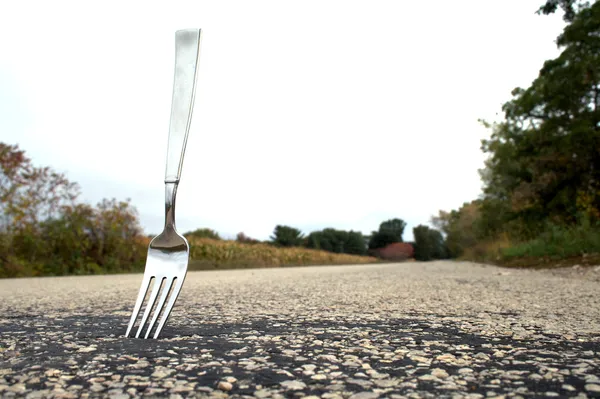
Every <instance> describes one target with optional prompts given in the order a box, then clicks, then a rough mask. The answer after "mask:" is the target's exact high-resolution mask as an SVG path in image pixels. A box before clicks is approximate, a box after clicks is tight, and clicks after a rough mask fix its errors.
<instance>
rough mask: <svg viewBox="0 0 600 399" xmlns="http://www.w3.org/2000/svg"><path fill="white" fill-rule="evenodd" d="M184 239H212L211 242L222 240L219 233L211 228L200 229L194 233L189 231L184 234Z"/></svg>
mask: <svg viewBox="0 0 600 399" xmlns="http://www.w3.org/2000/svg"><path fill="white" fill-rule="evenodd" d="M184 237H186V238H189V237H194V238H210V239H211V240H220V239H221V236H220V235H219V233H217V232H216V231H214V230H213V229H209V228H200V229H196V230H194V231H188V232H187V233H185V234H184Z"/></svg>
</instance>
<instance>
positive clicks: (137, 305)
mask: <svg viewBox="0 0 600 399" xmlns="http://www.w3.org/2000/svg"><path fill="white" fill-rule="evenodd" d="M151 279H152V276H150V275H144V278H143V280H142V284H141V285H140V292H139V293H138V296H137V299H136V300H135V306H134V307H133V313H131V319H129V325H128V326H127V332H126V333H125V336H126V337H129V333H130V332H131V329H132V328H133V325H134V324H135V320H136V319H137V318H138V316H139V313H140V308H141V307H142V302H143V301H144V298H145V297H146V292H148V287H149V286H150V280H151Z"/></svg>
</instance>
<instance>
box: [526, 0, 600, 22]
mask: <svg viewBox="0 0 600 399" xmlns="http://www.w3.org/2000/svg"><path fill="white" fill-rule="evenodd" d="M589 5H590V3H589V2H588V1H580V0H546V2H545V3H544V4H543V5H542V6H541V7H540V8H539V9H538V11H537V13H538V14H545V15H548V14H553V13H555V12H556V10H558V8H559V7H560V8H561V9H562V10H563V12H564V13H565V14H564V15H563V19H564V20H565V21H567V22H571V21H572V20H573V19H574V18H575V15H577V12H578V11H580V10H581V9H583V8H586V7H589Z"/></svg>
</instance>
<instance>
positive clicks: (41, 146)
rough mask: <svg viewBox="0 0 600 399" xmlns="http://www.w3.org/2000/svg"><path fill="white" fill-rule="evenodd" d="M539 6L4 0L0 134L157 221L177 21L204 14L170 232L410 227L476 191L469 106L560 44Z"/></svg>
mask: <svg viewBox="0 0 600 399" xmlns="http://www.w3.org/2000/svg"><path fill="white" fill-rule="evenodd" d="M541 3H542V0H485V1H482V0H472V1H447V0H435V1H398V0H396V1H378V0H369V1H366V0H365V1H348V0H343V1H324V0H319V1H312V0H302V1H282V0H274V1H260V0H255V1H199V0H195V1H168V2H161V3H158V2H157V3H156V5H151V2H148V1H106V0H105V1H102V2H95V3H92V2H82V1H70V2H67V1H52V2H49V1H35V2H34V1H25V0H23V1H5V2H2V3H1V5H0V45H1V46H0V133H1V136H0V140H1V141H3V142H6V143H9V144H19V146H20V147H21V148H22V149H24V150H25V151H26V152H27V154H28V155H29V156H30V157H31V158H32V159H33V161H34V163H35V164H37V165H49V166H52V167H53V168H55V169H56V170H58V171H60V172H64V173H66V174H67V176H68V177H69V178H70V179H71V180H73V181H76V182H78V183H79V184H80V186H81V188H82V199H83V200H85V201H87V202H90V203H94V204H95V203H97V202H98V201H99V200H101V199H102V198H104V197H107V198H112V197H115V198H117V199H125V198H131V200H132V202H133V204H134V205H135V206H136V207H137V209H138V211H139V213H140V219H141V223H142V226H143V227H144V229H145V231H146V233H158V232H160V230H161V228H162V223H163V218H164V214H163V208H164V202H163V201H164V199H163V198H164V197H163V178H164V169H165V157H166V143H167V135H168V124H169V115H170V103H171V90H172V84H173V67H174V32H175V31H176V30H177V29H182V28H201V29H202V47H201V55H200V58H201V61H200V70H199V77H198V87H197V91H196V103H195V108H194V114H193V120H192V127H191V130H190V136H189V140H188V145H187V151H186V156H185V161H184V166H183V173H182V180H181V184H180V188H179V193H178V199H177V224H178V229H179V230H180V231H182V232H185V231H187V230H190V229H195V228H198V227H210V228H213V229H215V230H217V231H218V232H219V233H221V234H222V235H224V236H226V237H227V236H231V237H233V236H235V234H236V233H238V232H240V231H243V232H245V233H246V234H247V235H249V236H252V237H255V238H258V239H267V238H268V237H269V235H270V234H271V233H272V231H273V228H274V227H275V225H277V224H287V225H292V226H295V227H298V228H300V229H301V230H302V231H304V232H305V233H309V232H310V231H313V230H316V229H321V228H325V227H334V228H339V229H354V230H359V231H362V232H363V233H365V234H368V233H370V232H371V231H372V230H376V229H377V228H378V225H379V223H380V222H381V221H383V220H386V219H389V218H393V217H399V218H402V219H404V220H405V221H406V222H407V223H408V226H407V229H406V232H405V237H404V238H405V240H410V239H412V228H413V227H414V226H416V225H418V224H421V223H423V224H427V223H428V221H429V219H430V216H431V215H432V214H436V213H437V211H438V210H439V209H444V210H450V209H456V208H457V207H459V206H460V205H461V204H462V203H463V202H465V201H470V200H472V199H475V198H476V197H477V196H478V195H479V194H480V192H481V182H480V179H479V175H478V173H477V169H478V168H480V167H482V166H483V160H484V155H483V154H482V153H481V151H480V140H481V139H482V138H485V137H487V136H488V135H489V132H488V131H486V130H485V129H484V128H483V127H482V126H481V125H480V124H479V123H478V122H477V119H478V118H487V119H489V120H493V119H495V118H498V117H499V116H500V114H499V113H500V107H501V105H502V103H504V102H505V101H507V100H509V99H510V92H511V90H512V89H513V88H514V87H516V86H527V85H529V84H530V82H531V81H532V80H533V79H534V78H535V77H536V76H537V73H538V71H539V69H540V68H541V66H542V64H543V62H544V60H546V59H548V58H553V57H555V56H556V55H558V50H557V48H556V45H555V43H554V40H555V38H556V36H557V35H558V34H559V33H560V32H561V30H562V28H563V27H564V24H563V22H562V20H561V15H558V14H557V15H553V16H538V15H536V14H535V11H536V10H537V8H538V7H539V6H540V4H541ZM92 4H95V6H93V5H92ZM497 114H498V115H497Z"/></svg>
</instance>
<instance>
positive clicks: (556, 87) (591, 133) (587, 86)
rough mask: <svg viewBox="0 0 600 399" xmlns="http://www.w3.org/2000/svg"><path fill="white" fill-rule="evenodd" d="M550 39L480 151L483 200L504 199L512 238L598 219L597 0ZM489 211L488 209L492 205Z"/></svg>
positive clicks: (599, 59)
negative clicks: (548, 53) (554, 48)
mask: <svg viewBox="0 0 600 399" xmlns="http://www.w3.org/2000/svg"><path fill="white" fill-rule="evenodd" d="M571 21H572V22H571V23H570V24H569V25H568V26H567V27H566V28H565V29H564V31H563V33H562V34H561V35H560V36H559V37H558V39H557V44H558V46H559V48H561V49H562V52H561V54H560V56H559V57H558V58H556V59H553V60H549V61H546V62H545V63H544V66H543V68H542V69H541V70H540V73H539V76H538V77H537V78H536V79H535V80H534V81H533V83H532V84H531V86H530V87H529V88H527V89H522V88H516V89H515V90H514V91H513V99H512V100H511V101H509V102H507V103H506V104H505V105H504V106H503V111H504V114H505V118H504V121H503V122H501V123H498V124H494V125H487V126H488V127H490V128H491V129H492V135H491V137H490V139H489V140H483V141H482V150H483V151H484V152H485V153H487V154H488V155H489V158H488V159H487V161H486V164H485V169H484V170H482V171H481V176H482V179H483V181H484V183H485V189H484V194H485V199H486V200H493V201H495V203H496V204H502V203H504V204H505V206H504V209H503V212H502V213H503V215H504V217H505V218H506V220H505V223H508V222H510V223H511V224H512V225H513V226H518V227H516V228H515V230H519V231H520V234H521V237H520V238H523V239H525V238H533V237H535V236H537V235H538V234H540V232H541V231H542V229H543V226H544V225H545V223H546V222H547V221H552V222H553V223H559V224H574V223H576V222H577V220H578V217H579V215H582V216H585V217H587V218H590V219H591V220H598V219H599V218H600V107H599V105H600V3H598V2H596V3H594V5H593V6H591V7H587V8H583V9H581V10H580V11H579V12H577V13H576V14H575V15H574V16H573V18H572V19H571ZM492 208H493V207H492Z"/></svg>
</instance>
